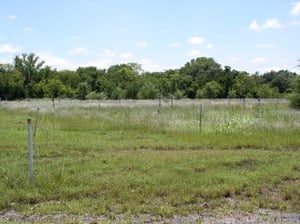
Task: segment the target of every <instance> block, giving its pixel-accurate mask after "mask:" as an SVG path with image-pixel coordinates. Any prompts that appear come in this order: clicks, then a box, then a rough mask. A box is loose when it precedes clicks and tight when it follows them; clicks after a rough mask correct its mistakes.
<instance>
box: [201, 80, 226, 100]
mask: <svg viewBox="0 0 300 224" xmlns="http://www.w3.org/2000/svg"><path fill="white" fill-rule="evenodd" d="M221 92H222V86H221V85H220V84H219V83H218V82H216V81H211V82H207V83H206V84H205V85H204V87H203V88H202V89H199V90H198V91H197V98H210V99H213V98H217V97H219V96H220V94H221Z"/></svg>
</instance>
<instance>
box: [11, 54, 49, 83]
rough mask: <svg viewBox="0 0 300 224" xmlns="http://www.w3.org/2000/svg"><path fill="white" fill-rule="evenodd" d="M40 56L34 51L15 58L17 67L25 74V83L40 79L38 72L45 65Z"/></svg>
mask: <svg viewBox="0 0 300 224" xmlns="http://www.w3.org/2000/svg"><path fill="white" fill-rule="evenodd" d="M44 63H45V62H44V61H39V57H38V56H36V55H35V54H33V53H30V54H22V55H21V56H16V57H15V58H14V65H15V68H16V69H17V70H18V71H19V72H20V73H21V74H22V75H23V76H24V79H25V80H24V85H25V86H27V85H28V84H29V83H31V82H32V80H35V79H38V77H37V76H38V73H39V71H40V70H41V68H42V66H43V65H44Z"/></svg>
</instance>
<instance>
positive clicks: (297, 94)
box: [290, 76, 300, 109]
mask: <svg viewBox="0 0 300 224" xmlns="http://www.w3.org/2000/svg"><path fill="white" fill-rule="evenodd" d="M290 106H291V107H292V108H294V109H300V76H297V77H295V78H294V80H293V82H292V94H291V96H290Z"/></svg>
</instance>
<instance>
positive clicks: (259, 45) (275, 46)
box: [256, 44, 278, 49]
mask: <svg viewBox="0 0 300 224" xmlns="http://www.w3.org/2000/svg"><path fill="white" fill-rule="evenodd" d="M256 47H257V48H262V49H274V48H278V45H275V44H257V45H256Z"/></svg>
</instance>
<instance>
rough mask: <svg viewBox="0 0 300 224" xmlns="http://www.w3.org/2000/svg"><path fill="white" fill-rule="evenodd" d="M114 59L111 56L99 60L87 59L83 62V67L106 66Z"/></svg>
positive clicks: (112, 62)
mask: <svg viewBox="0 0 300 224" xmlns="http://www.w3.org/2000/svg"><path fill="white" fill-rule="evenodd" d="M114 63H115V62H114V60H113V59H112V58H103V59H99V60H94V61H89V62H87V63H84V64H83V65H81V66H83V67H89V66H95V67H97V68H108V67H109V66H111V65H112V64H114Z"/></svg>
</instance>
